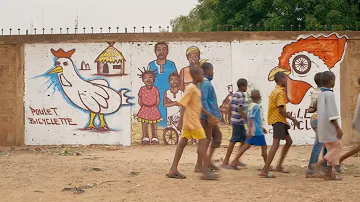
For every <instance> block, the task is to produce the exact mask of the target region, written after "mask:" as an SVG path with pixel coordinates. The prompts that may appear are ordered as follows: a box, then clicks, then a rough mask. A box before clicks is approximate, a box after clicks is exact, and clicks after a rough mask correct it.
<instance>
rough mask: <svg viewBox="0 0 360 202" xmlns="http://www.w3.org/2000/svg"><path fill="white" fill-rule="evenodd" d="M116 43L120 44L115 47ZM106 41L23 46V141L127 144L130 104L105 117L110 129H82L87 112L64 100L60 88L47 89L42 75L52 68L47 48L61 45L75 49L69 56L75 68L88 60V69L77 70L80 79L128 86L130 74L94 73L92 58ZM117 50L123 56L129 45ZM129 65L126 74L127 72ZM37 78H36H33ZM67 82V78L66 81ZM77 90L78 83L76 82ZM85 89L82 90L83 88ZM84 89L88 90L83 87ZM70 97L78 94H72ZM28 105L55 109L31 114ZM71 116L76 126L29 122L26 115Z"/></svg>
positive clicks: (121, 46) (129, 140) (104, 47)
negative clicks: (101, 79)
mask: <svg viewBox="0 0 360 202" xmlns="http://www.w3.org/2000/svg"><path fill="white" fill-rule="evenodd" d="M119 45H120V46H119ZM107 47H108V45H107V44H106V43H96V44H36V45H26V46H25V79H26V80H25V83H26V84H25V144H27V145H49V144H85V145H86V144H123V145H130V144H131V136H130V134H131V120H130V116H129V114H130V111H131V108H130V107H121V108H120V110H119V111H118V112H116V113H115V114H112V115H109V116H106V117H105V119H106V122H107V124H108V126H109V127H110V128H112V129H113V130H114V131H108V132H97V131H87V130H82V129H83V128H84V127H85V126H86V124H87V123H88V121H89V112H86V111H84V110H80V109H78V108H77V107H74V106H73V105H72V104H70V103H68V102H67V101H66V99H65V98H64V96H63V95H62V93H61V91H59V90H55V92H54V93H53V91H54V89H53V87H50V88H49V89H47V86H48V85H49V83H47V81H48V78H46V77H43V76H41V75H43V74H44V73H46V72H47V71H48V70H49V69H51V68H53V67H54V62H53V58H54V56H53V55H52V53H51V52H50V50H51V49H55V50H57V49H59V48H62V49H64V50H65V51H68V50H71V49H73V48H75V49H76V51H75V53H74V54H73V56H72V57H71V59H72V61H73V62H74V64H75V65H76V67H78V68H80V65H81V62H82V61H85V62H86V63H89V65H90V67H91V70H87V71H80V74H81V75H82V76H83V77H84V78H91V77H98V78H105V79H107V80H108V82H109V83H110V86H111V87H112V88H113V89H120V88H130V87H131V77H130V76H124V77H103V76H101V77H99V76H94V74H96V73H97V69H96V63H94V61H95V59H96V57H97V56H98V55H99V54H100V53H101V52H102V51H103V50H105V49H106V48H107ZM116 47H117V48H118V49H119V50H120V51H122V52H124V54H125V57H127V53H126V52H127V51H126V50H129V48H130V47H131V46H130V44H117V46H116ZM131 71H132V69H131V68H128V69H126V73H128V74H129V75H131ZM34 77H37V78H34ZM70 82H71V81H70ZM77 84H78V85H76V86H77V87H78V88H79V90H81V89H82V87H81V86H82V84H81V83H77ZM85 90H86V89H85ZM87 90H88V91H89V90H90V89H87ZM71 96H75V97H76V96H78V95H76V93H75V94H73V95H71ZM29 107H32V108H39V109H40V108H54V107H56V108H57V113H58V116H56V115H49V116H46V115H38V116H37V115H36V116H33V114H32V112H31V110H29ZM63 117H65V118H71V119H72V120H73V122H74V123H76V124H77V125H75V126H73V125H39V124H30V123H29V118H63Z"/></svg>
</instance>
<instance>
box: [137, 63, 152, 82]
mask: <svg viewBox="0 0 360 202" xmlns="http://www.w3.org/2000/svg"><path fill="white" fill-rule="evenodd" d="M139 70H140V72H141V74H138V76H139V77H140V78H141V79H142V81H143V82H144V84H145V85H147V86H152V85H153V84H154V82H155V77H156V73H155V71H151V70H150V68H147V69H145V67H144V71H142V70H141V69H139Z"/></svg>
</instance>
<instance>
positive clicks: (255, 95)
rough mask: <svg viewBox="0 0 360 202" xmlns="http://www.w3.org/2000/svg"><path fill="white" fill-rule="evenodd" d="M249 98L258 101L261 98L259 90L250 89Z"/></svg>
mask: <svg viewBox="0 0 360 202" xmlns="http://www.w3.org/2000/svg"><path fill="white" fill-rule="evenodd" d="M250 98H251V99H252V101H253V102H255V103H258V102H259V101H260V99H261V95H260V91H259V90H252V91H251V95H250Z"/></svg>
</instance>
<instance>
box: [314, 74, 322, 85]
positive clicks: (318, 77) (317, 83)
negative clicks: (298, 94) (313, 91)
mask: <svg viewBox="0 0 360 202" xmlns="http://www.w3.org/2000/svg"><path fill="white" fill-rule="evenodd" d="M321 74H322V73H321V72H319V73H317V74H315V76H314V81H315V83H316V85H317V86H318V87H322V83H321Z"/></svg>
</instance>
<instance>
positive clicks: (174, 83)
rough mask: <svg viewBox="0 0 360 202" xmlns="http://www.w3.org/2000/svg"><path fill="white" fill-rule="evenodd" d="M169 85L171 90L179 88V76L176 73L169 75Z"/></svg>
mask: <svg viewBox="0 0 360 202" xmlns="http://www.w3.org/2000/svg"><path fill="white" fill-rule="evenodd" d="M169 84H170V87H171V88H176V87H179V85H180V75H179V74H178V73H177V71H174V72H173V73H171V74H170V75H169Z"/></svg>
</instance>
